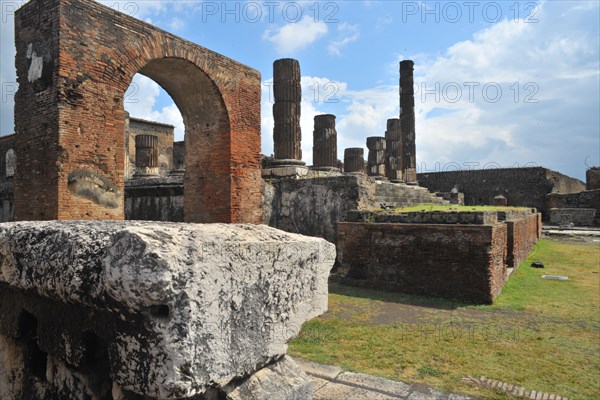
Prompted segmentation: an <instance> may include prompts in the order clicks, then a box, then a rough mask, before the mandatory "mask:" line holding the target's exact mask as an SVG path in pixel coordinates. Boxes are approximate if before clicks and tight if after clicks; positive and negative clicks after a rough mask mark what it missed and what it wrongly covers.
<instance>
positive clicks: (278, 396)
mask: <svg viewBox="0 0 600 400" xmlns="http://www.w3.org/2000/svg"><path fill="white" fill-rule="evenodd" d="M225 392H226V393H227V400H247V399H252V400H308V399H312V398H313V394H314V385H313V382H312V380H311V379H310V378H309V377H308V375H306V374H305V373H304V371H302V369H301V368H300V367H299V366H298V365H296V363H295V362H294V361H293V360H292V359H291V358H290V357H288V356H285V357H283V358H282V359H280V360H277V361H276V362H274V363H273V364H271V365H269V366H267V367H265V368H263V369H261V370H260V371H258V372H256V373H255V374H253V375H252V376H250V377H249V378H247V379H244V380H243V381H241V382H236V383H235V384H231V385H229V386H227V387H226V388H225Z"/></svg>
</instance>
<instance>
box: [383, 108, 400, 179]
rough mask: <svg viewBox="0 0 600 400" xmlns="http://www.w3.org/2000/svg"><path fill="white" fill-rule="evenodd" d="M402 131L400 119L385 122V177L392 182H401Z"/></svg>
mask: <svg viewBox="0 0 600 400" xmlns="http://www.w3.org/2000/svg"><path fill="white" fill-rule="evenodd" d="M402 169H403V162H402V131H401V129H400V119H398V118H391V119H388V120H387V130H386V131H385V176H386V177H387V178H388V179H389V180H390V181H394V182H401V181H402Z"/></svg>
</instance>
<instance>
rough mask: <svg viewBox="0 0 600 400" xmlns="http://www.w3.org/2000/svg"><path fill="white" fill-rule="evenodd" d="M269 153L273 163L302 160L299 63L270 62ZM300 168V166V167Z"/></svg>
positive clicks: (291, 60) (288, 59)
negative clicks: (270, 117) (271, 75)
mask: <svg viewBox="0 0 600 400" xmlns="http://www.w3.org/2000/svg"><path fill="white" fill-rule="evenodd" d="M273 92H274V96H275V104H273V119H274V120H275V126H274V128H273V151H274V155H275V159H276V160H296V161H300V160H302V149H301V147H300V145H301V140H302V133H301V130H300V113H301V110H300V101H301V100H302V87H301V85H300V63H299V62H298V60H294V59H291V58H283V59H280V60H276V61H275V62H274V63H273ZM303 165H304V164H303Z"/></svg>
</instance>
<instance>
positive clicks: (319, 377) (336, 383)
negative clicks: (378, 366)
mask: <svg viewBox="0 0 600 400" xmlns="http://www.w3.org/2000/svg"><path fill="white" fill-rule="evenodd" d="M294 361H295V362H296V363H297V364H298V365H299V366H300V368H302V369H303V370H304V372H306V373H307V374H308V376H310V378H311V379H312V380H313V382H314V384H315V397H314V400H397V399H406V400H476V398H474V397H470V396H465V395H459V394H454V393H443V392H438V391H437V390H433V389H432V388H430V387H428V386H426V385H422V384H417V383H403V382H396V381H390V380H387V379H383V378H377V377H375V376H370V375H365V374H358V373H354V372H344V371H343V370H342V369H341V368H339V367H335V366H332V365H322V364H317V363H313V362H310V361H304V360H302V359H299V358H294Z"/></svg>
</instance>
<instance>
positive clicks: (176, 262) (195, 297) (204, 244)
mask: <svg viewBox="0 0 600 400" xmlns="http://www.w3.org/2000/svg"><path fill="white" fill-rule="evenodd" d="M334 259H335V247H334V246H333V245H331V244H329V243H327V242H326V241H325V240H322V239H317V238H309V237H304V236H301V235H296V234H289V233H285V232H282V231H278V230H276V229H273V228H269V227H267V226H261V225H258V226H257V225H225V224H210V225H201V224H177V223H144V222H126V223H125V222H114V221H97V222H80V221H70V222H56V221H53V222H21V223H10V224H1V225H0V261H1V272H0V295H1V294H2V291H5V292H6V291H11V292H14V291H15V290H16V291H17V292H18V293H19V296H23V298H25V299H26V300H23V303H27V304H29V305H28V307H27V308H28V310H29V311H28V312H34V314H35V312H36V310H38V311H39V310H42V309H43V307H51V304H54V303H56V304H58V306H60V305H61V304H65V307H74V308H75V309H76V310H80V309H81V310H82V311H81V312H80V313H77V312H75V311H73V312H71V315H73V317H72V318H73V320H74V321H75V320H78V321H79V322H78V323H79V324H80V325H81V326H85V328H86V329H87V332H88V333H89V332H91V333H89V335H97V336H98V338H99V339H98V341H99V342H103V343H104V342H106V343H107V347H108V350H107V352H108V357H109V359H110V370H111V378H112V379H113V380H114V382H115V383H116V384H118V385H119V386H120V387H122V388H123V389H124V390H128V391H131V392H135V393H139V394H143V395H147V396H152V397H157V398H184V397H190V396H193V395H195V394H198V393H202V392H204V391H205V390H207V389H208V388H210V387H215V386H223V385H225V384H227V383H228V382H230V381H231V380H232V379H234V378H236V377H241V376H247V375H248V374H251V373H253V372H255V371H256V370H258V369H260V368H262V367H263V366H265V365H267V364H269V363H270V362H271V361H272V360H273V359H276V358H279V357H280V356H282V355H283V354H285V352H286V350H287V342H288V341H289V340H290V339H291V338H292V337H294V336H295V335H296V334H297V333H298V332H299V330H300V327H301V325H302V323H303V322H305V321H306V320H308V319H310V318H313V317H315V316H317V315H319V314H321V313H322V312H324V311H325V310H326V308H327V277H328V274H329V270H330V268H331V266H332V265H333V262H334ZM23 293H26V294H23ZM19 296H14V295H13V296H12V297H6V296H5V298H13V299H16V298H17V297H19ZM35 298H38V299H39V301H38V300H36V299H35ZM44 299H47V300H44ZM14 301H15V303H14V304H12V305H11V304H6V303H7V302H6V301H4V302H3V304H6V305H5V307H6V308H8V307H11V308H12V309H11V310H4V309H1V310H0V311H2V313H0V315H3V317H2V318H3V319H5V320H6V321H2V324H0V333H2V334H4V335H7V336H11V335H12V336H18V335H17V334H16V333H15V332H18V327H17V328H15V326H17V323H16V322H15V321H14V320H15V319H18V318H20V316H19V314H18V310H15V309H16V308H18V307H19V305H18V301H17V300H14ZM36 301H37V302H40V301H41V302H42V303H43V302H47V303H48V304H43V305H41V306H40V308H36V307H34V305H33V304H37V303H36ZM58 306H57V307H58ZM0 308H2V305H0ZM48 310H49V311H45V312H42V311H39V312H38V313H39V314H48V313H50V312H52V310H50V309H48ZM5 311H6V312H5ZM91 314H96V315H94V316H93V318H92V317H89V318H88V317H87V316H88V315H91ZM11 316H12V317H11ZM34 317H35V318H37V320H40V324H39V325H40V329H42V330H45V331H52V330H53V329H63V328H62V327H63V326H64V323H62V324H61V325H58V327H57V328H54V327H52V329H50V328H48V325H49V324H50V325H51V324H52V321H46V320H45V318H48V316H47V315H34ZM10 318H12V320H10ZM56 318H57V320H60V318H61V317H60V316H57V317H56ZM70 318H71V317H70ZM73 324H75V325H77V324H76V323H75V322H73ZM62 334H63V335H64V337H62V338H60V335H59V338H60V339H57V340H54V341H53V339H52V338H48V339H47V341H46V342H40V343H39V346H40V348H41V349H42V351H44V352H47V353H49V354H50V355H51V356H57V357H61V358H63V359H69V361H70V362H71V363H73V364H74V365H77V363H80V362H82V361H81V360H82V359H83V358H84V357H83V356H82V355H81V354H80V353H84V350H82V349H81V347H82V343H85V340H83V339H82V338H81V337H76V336H77V333H73V331H69V329H67V328H66V327H65V328H64V332H62ZM93 337H96V336H93ZM38 342H39V339H38Z"/></svg>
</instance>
